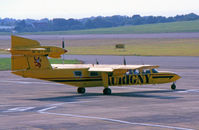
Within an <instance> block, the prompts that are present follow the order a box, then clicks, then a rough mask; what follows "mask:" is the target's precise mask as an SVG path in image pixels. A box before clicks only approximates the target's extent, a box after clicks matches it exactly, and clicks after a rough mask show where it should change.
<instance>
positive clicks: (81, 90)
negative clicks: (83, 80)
mask: <svg viewBox="0 0 199 130" xmlns="http://www.w3.org/2000/svg"><path fill="white" fill-rule="evenodd" d="M77 92H78V93H85V92H86V89H85V88H80V87H79V88H78V89H77Z"/></svg>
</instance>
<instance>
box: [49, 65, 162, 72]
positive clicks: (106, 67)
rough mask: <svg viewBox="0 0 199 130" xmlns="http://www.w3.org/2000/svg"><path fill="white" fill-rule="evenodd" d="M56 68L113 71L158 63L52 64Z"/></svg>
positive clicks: (147, 66)
mask: <svg viewBox="0 0 199 130" xmlns="http://www.w3.org/2000/svg"><path fill="white" fill-rule="evenodd" d="M52 67H53V68H54V69H80V68H81V69H83V68H85V69H88V71H90V72H113V71H115V70H129V69H132V70H134V69H153V68H158V67H159V66H157V65H114V64H113V65H102V64H101V65H96V64H69V65H67V64H64V65H63V64H52Z"/></svg>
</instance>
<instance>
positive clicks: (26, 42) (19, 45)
mask: <svg viewBox="0 0 199 130" xmlns="http://www.w3.org/2000/svg"><path fill="white" fill-rule="evenodd" d="M11 42H12V43H11V44H12V45H11V49H10V52H11V54H12V59H11V65H12V71H20V70H38V69H52V67H51V65H50V63H49V61H48V58H47V56H49V57H53V58H60V57H61V56H60V55H62V54H64V53H65V52H66V50H64V49H62V48H59V47H51V46H41V45H40V43H39V42H38V41H35V40H31V39H27V38H22V37H18V36H11Z"/></svg>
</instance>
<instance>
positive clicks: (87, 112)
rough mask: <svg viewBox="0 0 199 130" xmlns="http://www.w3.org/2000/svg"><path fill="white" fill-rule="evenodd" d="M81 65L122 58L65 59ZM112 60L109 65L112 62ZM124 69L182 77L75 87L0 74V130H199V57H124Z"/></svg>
mask: <svg viewBox="0 0 199 130" xmlns="http://www.w3.org/2000/svg"><path fill="white" fill-rule="evenodd" d="M66 57H67V58H68V59H74V58H76V59H78V58H79V59H82V60H84V61H85V63H92V62H95V59H96V58H98V60H99V62H100V63H103V64H105V63H107V64H109V63H113V64H116V63H117V64H121V63H122V61H123V56H89V55H85V56H82V55H81V56H80V55H68V56H66ZM110 59H112V61H110ZM126 60H127V64H136V63H137V64H141V63H143V62H144V63H145V64H157V65H160V66H161V67H160V69H159V70H166V71H174V72H176V73H178V74H179V75H180V76H182V78H181V79H180V80H178V81H177V83H176V85H177V90H175V91H172V90H170V84H162V85H145V86H128V87H124V86H123V87H119V86H118V87H111V89H112V92H113V94H112V95H109V96H105V95H103V94H102V91H103V87H98V88H87V93H86V94H77V93H76V88H75V87H71V86H67V85H61V84H56V83H52V82H46V81H41V80H36V79H29V78H21V77H18V76H15V75H13V74H11V72H10V71H0V90H1V91H0V95H1V99H0V119H1V121H0V126H1V127H0V129H2V130H4V129H45V130H46V129H49V130H50V129H53V130H54V129H67V130H79V129H87V130H93V129H96V130H101V129H110V130H111V129H112V130H113V129H114V130H115V129H118V130H126V129H129V130H132V129H135V130H170V129H171V130H173V129H175V130H191V129H195V130H197V129H198V128H199V124H198V121H199V100H198V99H199V88H198V86H199V82H198V79H199V75H198V74H199V67H198V65H199V58H198V57H150V56H149V57H147V56H146V57H144V56H126Z"/></svg>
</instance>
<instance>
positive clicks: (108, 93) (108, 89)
mask: <svg viewBox="0 0 199 130" xmlns="http://www.w3.org/2000/svg"><path fill="white" fill-rule="evenodd" d="M103 94H104V95H111V89H110V88H104V90H103Z"/></svg>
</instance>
